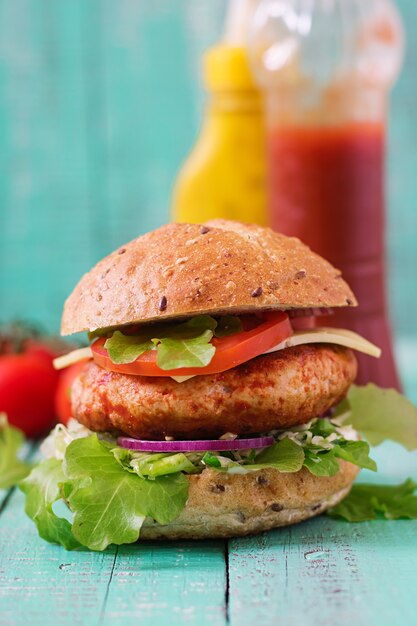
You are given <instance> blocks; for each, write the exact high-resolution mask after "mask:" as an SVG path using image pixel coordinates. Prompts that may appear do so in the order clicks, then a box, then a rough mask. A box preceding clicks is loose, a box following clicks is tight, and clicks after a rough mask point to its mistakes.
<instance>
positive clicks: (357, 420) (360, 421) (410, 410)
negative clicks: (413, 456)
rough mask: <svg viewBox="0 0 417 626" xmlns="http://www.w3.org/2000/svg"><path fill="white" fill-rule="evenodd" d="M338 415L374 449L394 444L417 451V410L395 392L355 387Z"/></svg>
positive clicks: (369, 386)
mask: <svg viewBox="0 0 417 626" xmlns="http://www.w3.org/2000/svg"><path fill="white" fill-rule="evenodd" d="M338 413H339V414H342V415H343V420H344V423H346V424H351V425H352V426H353V428H355V429H356V430H357V431H359V432H360V433H361V434H362V435H363V436H364V437H365V439H367V440H368V441H369V443H370V444H371V445H372V446H377V445H379V444H380V443H382V442H383V441H386V440H391V441H395V442H397V443H399V444H401V445H402V446H403V447H404V448H406V449H407V450H416V449H417V408H416V407H415V406H414V405H413V404H412V403H411V402H410V401H409V400H407V398H405V397H404V396H402V395H401V394H400V393H398V391H395V390H394V389H381V388H380V387H377V386H376V385H373V384H372V383H370V384H368V385H366V386H365V387H358V386H356V385H352V387H351V388H350V391H349V393H348V397H347V401H345V402H342V404H341V405H339V408H338Z"/></svg>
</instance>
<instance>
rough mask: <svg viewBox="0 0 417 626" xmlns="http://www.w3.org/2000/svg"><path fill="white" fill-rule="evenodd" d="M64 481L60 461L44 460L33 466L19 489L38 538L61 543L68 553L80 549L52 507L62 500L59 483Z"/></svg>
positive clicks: (66, 522) (69, 525)
mask: <svg viewBox="0 0 417 626" xmlns="http://www.w3.org/2000/svg"><path fill="white" fill-rule="evenodd" d="M64 481H65V476H64V473H63V471H62V462H61V461H59V460H58V459H47V460H46V461H42V463H40V464H39V465H38V466H37V467H35V468H34V469H33V470H32V472H31V473H30V475H29V476H28V477H27V478H25V480H23V481H22V482H21V483H20V485H19V487H20V489H21V490H22V491H23V493H24V494H26V507H25V511H26V513H27V515H28V516H29V517H30V518H31V519H32V520H33V521H34V522H35V524H36V527H37V529H38V533H39V536H40V537H42V539H45V540H46V541H49V542H51V543H60V544H61V545H62V546H64V548H66V549H67V550H74V549H75V548H79V547H81V546H80V543H79V542H78V541H77V539H75V537H74V535H73V534H72V530H71V524H70V523H69V522H68V520H66V519H64V518H62V517H58V516H57V515H55V513H54V511H53V510H52V505H53V504H54V502H56V501H57V500H60V499H61V495H62V494H61V484H62V483H63V482H64Z"/></svg>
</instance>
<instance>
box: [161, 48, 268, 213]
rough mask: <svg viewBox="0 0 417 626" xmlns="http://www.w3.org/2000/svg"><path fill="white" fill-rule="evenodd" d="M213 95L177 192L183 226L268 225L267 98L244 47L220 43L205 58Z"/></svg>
mask: <svg viewBox="0 0 417 626" xmlns="http://www.w3.org/2000/svg"><path fill="white" fill-rule="evenodd" d="M204 70H205V71H204V77H205V86H206V89H207V91H208V92H209V94H210V98H209V103H208V106H207V110H206V114H205V119H204V122H203V126H202V130H201V133H200V136H199V138H198V140H197V143H196V145H195V146H194V148H193V150H192V152H191V154H190V155H189V157H188V159H187V160H186V162H185V164H184V165H183V167H182V169H181V171H180V173H179V175H178V178H177V180H176V183H175V187H174V192H173V206H172V217H173V220H174V221H178V222H204V221H205V220H209V219H213V218H223V219H236V220H240V221H242V222H253V223H257V224H260V225H266V223H267V205H266V203H267V199H266V154H265V128H264V115H263V106H262V98H261V95H260V92H259V91H258V89H257V88H256V86H255V83H254V80H253V78H252V74H251V71H250V68H249V62H248V58H247V52H246V49H245V48H244V47H243V46H235V45H229V44H226V43H225V44H219V45H217V46H214V47H213V48H211V49H210V50H208V52H207V53H206V55H205V59H204Z"/></svg>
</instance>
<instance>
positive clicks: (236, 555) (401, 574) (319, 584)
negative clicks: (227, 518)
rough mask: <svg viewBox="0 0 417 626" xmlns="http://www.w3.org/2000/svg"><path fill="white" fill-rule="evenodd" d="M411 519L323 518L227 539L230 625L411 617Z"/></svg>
mask: <svg viewBox="0 0 417 626" xmlns="http://www.w3.org/2000/svg"><path fill="white" fill-rule="evenodd" d="M416 532H417V522H416V521H395V522H385V521H380V522H370V523H363V524H348V523H345V522H343V521H336V520H331V519H330V518H326V517H321V518H319V519H315V520H311V521H309V522H305V523H303V524H300V525H298V526H294V527H292V528H288V529H282V530H276V531H273V532H271V533H265V534H263V535H260V536H258V537H254V538H248V539H244V540H240V541H232V542H231V545H230V555H229V564H230V570H229V578H230V609H229V610H230V623H231V625H232V626H234V625H237V624H238V625H239V626H246V625H251V626H253V624H256V623H259V624H269V623H274V624H285V625H286V626H290V625H291V626H292V625H294V626H298V624H303V626H310V625H311V626H313V625H316V624H329V625H330V624H338V625H340V626H347V625H348V624H355V626H374V625H375V626H392V624H413V623H415V615H416V610H417V598H416V594H415V586H416V582H417V580H416V567H415V563H416V558H417V545H416Z"/></svg>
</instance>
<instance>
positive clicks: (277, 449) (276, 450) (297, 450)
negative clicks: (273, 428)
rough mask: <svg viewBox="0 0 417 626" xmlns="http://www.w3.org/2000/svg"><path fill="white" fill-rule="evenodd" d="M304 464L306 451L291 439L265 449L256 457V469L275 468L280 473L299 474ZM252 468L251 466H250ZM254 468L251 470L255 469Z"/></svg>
mask: <svg viewBox="0 0 417 626" xmlns="http://www.w3.org/2000/svg"><path fill="white" fill-rule="evenodd" d="M303 463H304V450H303V448H302V447H301V446H299V445H298V444H297V443H295V442H294V441H291V439H288V438H286V439H281V441H277V443H274V444H273V445H272V446H269V447H268V448H265V450H263V451H262V452H261V453H260V454H258V456H257V457H256V464H255V465H254V467H256V468H259V469H260V466H264V467H274V468H275V469H277V470H279V471H280V472H285V473H293V472H298V471H299V470H300V469H301V468H302V467H303ZM249 467H250V466H249ZM254 467H252V468H251V469H254Z"/></svg>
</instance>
